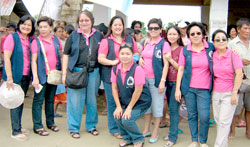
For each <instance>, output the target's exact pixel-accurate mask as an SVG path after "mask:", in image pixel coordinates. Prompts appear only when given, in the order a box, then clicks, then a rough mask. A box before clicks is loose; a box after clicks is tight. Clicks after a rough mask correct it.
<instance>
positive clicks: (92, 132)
mask: <svg viewBox="0 0 250 147" xmlns="http://www.w3.org/2000/svg"><path fill="white" fill-rule="evenodd" d="M88 132H89V133H91V134H92V135H94V136H97V135H99V132H98V131H97V130H96V129H93V130H91V131H88Z"/></svg>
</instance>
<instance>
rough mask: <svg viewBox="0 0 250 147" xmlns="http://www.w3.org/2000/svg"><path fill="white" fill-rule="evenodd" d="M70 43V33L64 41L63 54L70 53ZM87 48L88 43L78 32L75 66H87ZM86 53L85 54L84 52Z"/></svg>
mask: <svg viewBox="0 0 250 147" xmlns="http://www.w3.org/2000/svg"><path fill="white" fill-rule="evenodd" d="M71 45H72V35H70V36H69V38H68V39H67V41H66V44H65V47H64V54H65V55H70V53H71ZM86 50H89V47H88V45H87V44H86V40H85V38H84V37H83V35H82V34H80V44H79V56H78V60H77V62H76V64H75V67H81V68H82V67H85V66H87V65H86V63H87V62H88V57H87V55H88V51H87V52H86ZM86 53H87V54H86Z"/></svg>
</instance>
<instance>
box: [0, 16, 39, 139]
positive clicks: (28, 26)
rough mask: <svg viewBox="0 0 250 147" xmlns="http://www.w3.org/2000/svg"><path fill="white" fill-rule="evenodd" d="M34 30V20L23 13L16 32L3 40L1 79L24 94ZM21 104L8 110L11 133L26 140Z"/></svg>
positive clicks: (29, 76) (27, 85) (26, 86)
mask: <svg viewBox="0 0 250 147" xmlns="http://www.w3.org/2000/svg"><path fill="white" fill-rule="evenodd" d="M34 32H35V20H34V19H33V18H32V17H31V16H29V15H25V16H23V17H21V18H20V20H19V22H18V25H17V32H15V33H13V34H9V35H8V36H7V38H6V40H5V43H4V46H3V49H4V68H3V80H4V81H6V82H7V88H8V89H11V88H12V86H13V83H16V84H18V85H20V86H21V87H22V89H23V91H24V93H25V94H26V93H27V91H28V88H29V83H30V78H31V70H30V69H31V67H30V57H31V54H30V44H31V41H32V39H31V36H33V34H34ZM22 111H23V104H22V105H21V106H19V107H17V108H15V109H11V110H10V116H11V125H12V134H11V137H12V138H14V139H16V140H21V141H23V140H27V139H28V138H27V136H26V135H25V133H29V131H28V130H26V129H22V125H21V118H22Z"/></svg>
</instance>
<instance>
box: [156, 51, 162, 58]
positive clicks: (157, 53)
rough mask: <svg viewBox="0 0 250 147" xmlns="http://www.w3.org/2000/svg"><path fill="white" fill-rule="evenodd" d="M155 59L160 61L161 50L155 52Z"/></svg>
mask: <svg viewBox="0 0 250 147" xmlns="http://www.w3.org/2000/svg"><path fill="white" fill-rule="evenodd" d="M155 57H156V58H158V59H161V49H159V50H157V51H156V52H155Z"/></svg>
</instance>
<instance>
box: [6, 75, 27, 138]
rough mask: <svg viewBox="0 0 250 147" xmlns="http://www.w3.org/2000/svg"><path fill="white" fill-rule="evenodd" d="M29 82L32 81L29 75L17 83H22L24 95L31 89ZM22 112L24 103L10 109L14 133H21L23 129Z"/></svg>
mask: <svg viewBox="0 0 250 147" xmlns="http://www.w3.org/2000/svg"><path fill="white" fill-rule="evenodd" d="M29 83H30V77H29V76H23V78H22V80H21V81H20V82H19V83H16V84H18V85H20V86H21V87H22V89H23V91H24V95H26V93H27V91H28V89H29ZM22 113H23V104H22V105H20V106H19V107H17V108H15V109H10V117H11V126H12V135H17V134H21V133H22V131H21V129H22V125H21V120H22Z"/></svg>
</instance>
